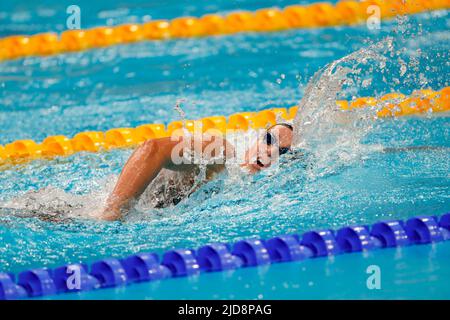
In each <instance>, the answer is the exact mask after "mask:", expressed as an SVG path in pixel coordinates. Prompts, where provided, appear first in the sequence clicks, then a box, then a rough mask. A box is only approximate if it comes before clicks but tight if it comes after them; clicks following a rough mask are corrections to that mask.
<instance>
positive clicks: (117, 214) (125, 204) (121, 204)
mask: <svg viewBox="0 0 450 320" xmlns="http://www.w3.org/2000/svg"><path fill="white" fill-rule="evenodd" d="M171 150H172V143H171V141H170V139H167V138H162V139H153V140H147V141H145V142H144V143H143V144H142V145H140V146H139V147H138V148H137V149H136V150H135V151H134V152H133V154H132V155H131V156H130V158H129V159H128V161H127V163H126V164H125V166H124V167H123V169H122V172H121V173H120V176H119V179H118V181H117V184H116V186H115V187H114V190H113V192H112V193H111V194H110V195H109V197H108V200H107V203H106V208H105V210H104V211H103V214H102V216H101V219H103V220H110V221H112V220H118V219H121V218H122V216H123V213H124V212H125V211H127V210H129V209H130V207H131V205H132V202H133V201H134V200H136V199H138V198H139V196H140V195H141V194H142V193H143V192H144V190H145V189H146V188H147V186H148V185H149V184H150V183H151V182H152V180H153V179H154V178H155V177H156V176H157V175H158V173H159V172H160V171H161V169H162V168H164V167H165V166H166V165H167V163H168V162H169V161H170V152H171Z"/></svg>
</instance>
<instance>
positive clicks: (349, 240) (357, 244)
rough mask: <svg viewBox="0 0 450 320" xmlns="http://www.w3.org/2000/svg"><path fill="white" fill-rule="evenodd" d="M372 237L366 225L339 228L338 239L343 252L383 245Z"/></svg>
mask: <svg viewBox="0 0 450 320" xmlns="http://www.w3.org/2000/svg"><path fill="white" fill-rule="evenodd" d="M375 239H376V238H372V237H371V235H370V232H369V228H368V227H366V226H355V227H345V228H341V229H339V230H338V232H337V235H336V241H337V243H338V246H339V248H340V249H341V251H342V252H357V251H363V250H371V249H374V248H377V247H380V246H381V243H380V245H379V242H378V241H376V240H375Z"/></svg>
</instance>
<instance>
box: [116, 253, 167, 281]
mask: <svg viewBox="0 0 450 320" xmlns="http://www.w3.org/2000/svg"><path fill="white" fill-rule="evenodd" d="M121 263H122V265H123V267H124V269H125V273H126V274H127V278H128V281H129V282H143V281H152V280H161V279H165V278H169V277H170V276H171V275H172V273H171V272H170V270H169V269H168V268H167V267H165V266H163V265H161V264H160V263H159V258H158V255H157V254H155V253H138V254H135V255H132V256H130V257H128V258H125V259H122V260H121Z"/></svg>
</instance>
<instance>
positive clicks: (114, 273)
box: [91, 259, 128, 288]
mask: <svg viewBox="0 0 450 320" xmlns="http://www.w3.org/2000/svg"><path fill="white" fill-rule="evenodd" d="M91 275H93V276H94V277H96V278H97V279H98V280H99V281H100V286H101V287H104V288H107V287H117V286H121V285H124V284H126V283H127V281H128V278H127V274H126V272H125V269H124V267H123V265H122V264H121V263H120V261H119V260H117V259H103V260H100V261H97V262H94V263H93V264H92V266H91Z"/></svg>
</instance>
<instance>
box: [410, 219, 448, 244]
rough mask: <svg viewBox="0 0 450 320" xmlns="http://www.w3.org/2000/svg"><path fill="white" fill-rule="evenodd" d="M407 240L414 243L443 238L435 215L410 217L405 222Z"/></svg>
mask: <svg viewBox="0 0 450 320" xmlns="http://www.w3.org/2000/svg"><path fill="white" fill-rule="evenodd" d="M405 230H406V234H407V235H408V238H409V240H410V241H411V242H412V243H415V244H424V243H430V242H439V241H442V240H444V238H443V236H442V233H441V230H440V227H439V224H438V222H437V218H436V217H417V218H411V219H409V220H408V221H406V224H405Z"/></svg>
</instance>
